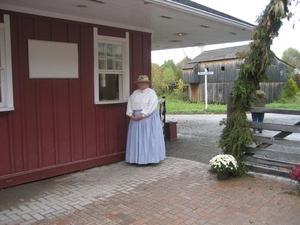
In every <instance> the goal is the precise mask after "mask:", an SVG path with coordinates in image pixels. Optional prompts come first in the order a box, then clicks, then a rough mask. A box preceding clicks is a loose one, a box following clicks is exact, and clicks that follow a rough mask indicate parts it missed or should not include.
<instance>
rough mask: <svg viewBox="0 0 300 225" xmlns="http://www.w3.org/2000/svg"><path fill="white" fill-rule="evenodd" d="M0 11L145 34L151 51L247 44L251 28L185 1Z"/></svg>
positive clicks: (75, 3)
mask: <svg viewBox="0 0 300 225" xmlns="http://www.w3.org/2000/svg"><path fill="white" fill-rule="evenodd" d="M195 6H196V7H195ZM0 8H1V9H4V10H9V11H16V12H23V13H29V14H34V15H41V16H48V17H53V18H61V19H68V20H73V21H80V22H88V23H93V24H99V25H105V26H112V27H118V28H124V29H130V30H138V31H144V32H149V33H152V50H163V49H173V48H183V47H194V46H204V45H212V44H222V43H231V42H239V41H248V40H250V39H251V36H252V29H253V25H252V24H249V23H247V22H245V21H242V20H239V19H237V18H234V17H231V16H229V15H226V14H224V13H221V12H218V11H215V10H212V9H210V8H207V7H205V6H204V7H203V6H202V7H201V5H199V4H196V3H193V2H191V1H186V0H63V1H61V0H51V1H49V0H13V1H12V0H1V3H0Z"/></svg>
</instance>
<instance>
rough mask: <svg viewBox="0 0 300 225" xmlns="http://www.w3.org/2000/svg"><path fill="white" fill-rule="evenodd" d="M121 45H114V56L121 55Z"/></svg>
mask: <svg viewBox="0 0 300 225" xmlns="http://www.w3.org/2000/svg"><path fill="white" fill-rule="evenodd" d="M122 55H123V54H122V45H115V56H116V57H122Z"/></svg>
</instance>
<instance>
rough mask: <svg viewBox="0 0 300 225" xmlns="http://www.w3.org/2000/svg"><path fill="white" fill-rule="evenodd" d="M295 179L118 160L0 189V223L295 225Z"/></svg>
mask: <svg viewBox="0 0 300 225" xmlns="http://www.w3.org/2000/svg"><path fill="white" fill-rule="evenodd" d="M295 192H297V188H296V185H295V183H293V182H292V181H291V180H289V179H283V178H278V177H273V176H268V175H262V174H255V176H254V177H250V176H248V177H245V178H239V179H237V178H231V179H229V180H226V181H218V180H217V179H216V176H215V175H214V174H210V173H209V172H208V165H206V164H203V163H201V162H195V161H191V160H186V159H179V158H173V157H168V158H167V159H166V160H165V161H163V162H162V163H161V164H158V165H149V166H136V165H129V164H126V163H125V162H119V163H115V164H111V165H107V166H102V167H97V168H93V169H89V170H85V171H81V172H77V173H72V174H68V175H64V176H60V177H55V178H51V179H46V180H42V181H38V182H33V183H29V184H24V185H20V186H16V187H12V188H7V189H3V190H0V224H1V225H2V224H7V225H9V224H20V225H24V224H39V225H42V224H51V225H52V224H59V225H62V224H121V225H129V224H133V225H139V224H163V225H167V224H180V225H181V224H209V225H213V224H220V225H221V224H222V225H224V224H225V225H226V224H230V225H243V224H245V225H246V224H257V225H261V224H268V225H273V224H279V225H286V224H290V225H292V224H299V221H300V213H299V212H300V197H299V196H297V195H293V194H292V193H295Z"/></svg>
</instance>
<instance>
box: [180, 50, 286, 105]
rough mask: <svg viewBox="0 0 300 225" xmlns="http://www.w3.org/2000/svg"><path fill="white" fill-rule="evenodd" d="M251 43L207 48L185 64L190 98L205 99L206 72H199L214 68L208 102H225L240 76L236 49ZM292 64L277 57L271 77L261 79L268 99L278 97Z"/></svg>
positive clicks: (271, 67)
mask: <svg viewBox="0 0 300 225" xmlns="http://www.w3.org/2000/svg"><path fill="white" fill-rule="evenodd" d="M248 48H249V45H241V46H235V47H228V48H221V49H217V50H211V51H204V52H202V53H201V54H199V55H198V56H197V57H195V58H194V59H193V60H191V61H190V62H189V63H188V64H187V65H186V66H185V67H184V68H183V82H185V83H188V84H189V87H188V93H189V99H190V101H193V102H197V101H205V75H198V72H203V71H205V69H207V70H208V71H209V72H213V74H211V75H207V102H208V103H219V104H226V103H227V100H228V97H229V96H230V92H232V90H233V84H234V81H235V80H236V79H237V78H238V74H239V70H240V66H241V65H242V61H241V60H239V59H238V58H237V56H236V54H237V52H242V51H247V50H248ZM289 67H290V66H289V65H288V64H287V63H285V62H284V61H282V60H280V59H278V58H277V57H275V58H274V59H273V62H272V65H271V66H269V67H268V69H267V73H268V75H269V81H268V82H265V83H261V89H262V90H263V91H265V92H266V94H267V102H272V101H275V100H278V96H279V94H280V92H281V90H282V88H283V87H284V85H285V82H286V80H287V77H288V76H287V75H288V68H289Z"/></svg>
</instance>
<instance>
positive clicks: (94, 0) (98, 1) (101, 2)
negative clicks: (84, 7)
mask: <svg viewBox="0 0 300 225" xmlns="http://www.w3.org/2000/svg"><path fill="white" fill-rule="evenodd" d="M90 1H92V2H97V3H100V4H104V2H103V1H100V0H90Z"/></svg>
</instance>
